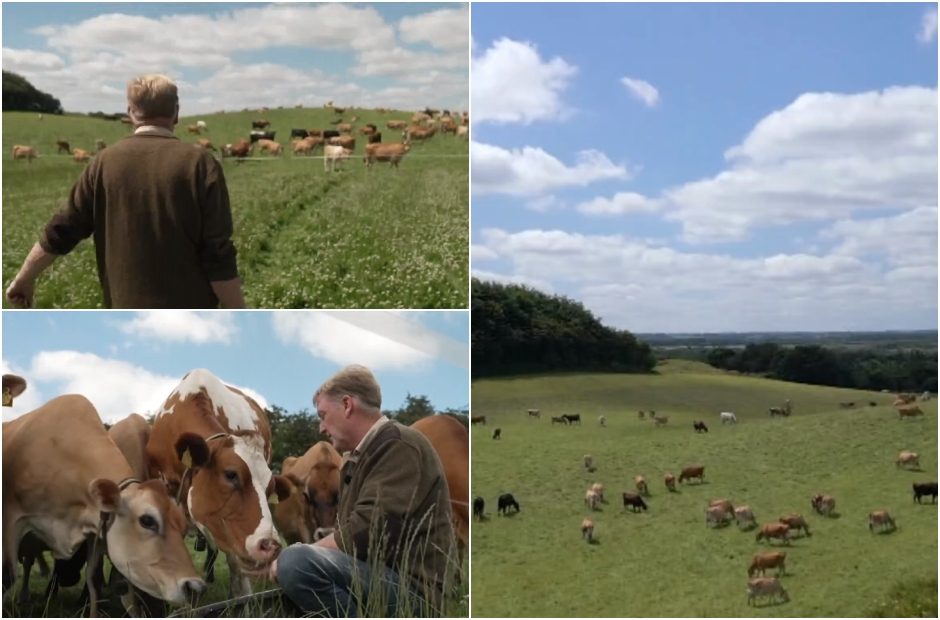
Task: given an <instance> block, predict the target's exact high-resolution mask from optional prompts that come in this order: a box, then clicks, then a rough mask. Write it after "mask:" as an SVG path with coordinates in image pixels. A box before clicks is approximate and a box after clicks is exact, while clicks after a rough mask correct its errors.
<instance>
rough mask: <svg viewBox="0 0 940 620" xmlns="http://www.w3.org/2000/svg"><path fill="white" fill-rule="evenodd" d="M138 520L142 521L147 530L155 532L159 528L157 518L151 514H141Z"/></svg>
mask: <svg viewBox="0 0 940 620" xmlns="http://www.w3.org/2000/svg"><path fill="white" fill-rule="evenodd" d="M137 521H138V523H140V527H142V528H144V529H145V530H151V531H154V532H156V531H157V530H158V527H157V520H156V519H154V518H153V517H151V516H150V515H141V517H140V518H139V519H138V520H137Z"/></svg>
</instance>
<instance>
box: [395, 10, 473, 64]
mask: <svg viewBox="0 0 940 620" xmlns="http://www.w3.org/2000/svg"><path fill="white" fill-rule="evenodd" d="M398 30H399V32H400V33H401V39H402V41H404V42H405V43H429V44H430V45H432V46H434V47H436V48H438V49H442V50H457V51H460V52H462V53H463V55H464V58H466V55H467V39H468V38H469V37H470V10H469V6H466V5H465V6H462V7H459V8H456V9H440V10H438V11H431V12H429V13H424V14H423V15H417V16H413V17H411V16H409V17H405V18H403V19H402V20H401V22H399V24H398Z"/></svg>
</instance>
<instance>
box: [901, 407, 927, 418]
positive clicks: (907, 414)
mask: <svg viewBox="0 0 940 620" xmlns="http://www.w3.org/2000/svg"><path fill="white" fill-rule="evenodd" d="M922 415H924V412H923V411H921V410H920V407H918V406H917V405H905V406H903V407H898V419H899V420H903V419H904V418H916V417H917V416H922Z"/></svg>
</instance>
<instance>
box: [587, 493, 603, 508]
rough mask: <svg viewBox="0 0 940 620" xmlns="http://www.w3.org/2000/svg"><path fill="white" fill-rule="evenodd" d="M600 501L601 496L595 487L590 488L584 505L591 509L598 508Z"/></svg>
mask: <svg viewBox="0 0 940 620" xmlns="http://www.w3.org/2000/svg"><path fill="white" fill-rule="evenodd" d="M599 503H600V498H599V497H598V496H597V493H595V492H594V490H593V489H588V490H587V491H586V492H585V494H584V505H585V506H587V507H588V508H590V509H591V510H597V505H598V504H599Z"/></svg>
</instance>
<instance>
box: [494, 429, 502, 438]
mask: <svg viewBox="0 0 940 620" xmlns="http://www.w3.org/2000/svg"><path fill="white" fill-rule="evenodd" d="M500 433H502V429H499V428H494V429H493V439H499V438H500Z"/></svg>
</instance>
